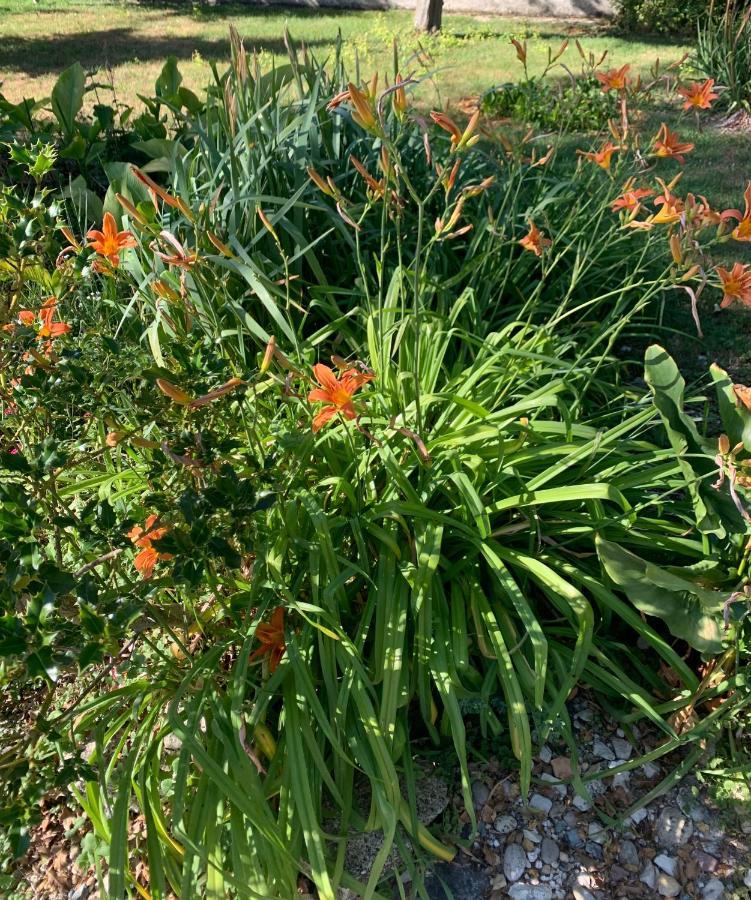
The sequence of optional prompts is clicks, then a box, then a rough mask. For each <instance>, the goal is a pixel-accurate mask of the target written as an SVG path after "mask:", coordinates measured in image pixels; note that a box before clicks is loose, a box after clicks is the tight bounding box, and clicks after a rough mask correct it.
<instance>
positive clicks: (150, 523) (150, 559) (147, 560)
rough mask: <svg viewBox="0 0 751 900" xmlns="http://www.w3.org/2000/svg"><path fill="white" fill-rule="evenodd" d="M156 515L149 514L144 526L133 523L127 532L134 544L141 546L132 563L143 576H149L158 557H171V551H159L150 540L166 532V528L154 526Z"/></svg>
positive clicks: (154, 539)
mask: <svg viewBox="0 0 751 900" xmlns="http://www.w3.org/2000/svg"><path fill="white" fill-rule="evenodd" d="M157 521H158V516H156V515H150V516H149V517H148V518H147V519H146V522H145V523H144V524H145V526H146V527H145V528H141V526H140V525H134V526H133V528H131V529H130V531H129V532H128V537H129V538H130V539H131V541H132V542H133V543H134V544H135V545H136V547H140V548H141V552H140V553H138V554H137V555H136V558H135V559H134V560H133V565H134V566H135V567H136V569H137V570H138V571H139V572H140V573H141V575H142V577H143V578H151V576H152V575H153V574H154V567H155V566H156V564H157V563H158V562H159V560H160V559H172V554H171V553H160V552H159V551H158V550H157V549H156V548H155V547H154V546H152V543H151V542H152V541H158V540H159V539H160V538H163V537H164V535H165V534H167V531H168V530H169V529H168V528H166V527H164V526H162V527H155V526H156V524H157Z"/></svg>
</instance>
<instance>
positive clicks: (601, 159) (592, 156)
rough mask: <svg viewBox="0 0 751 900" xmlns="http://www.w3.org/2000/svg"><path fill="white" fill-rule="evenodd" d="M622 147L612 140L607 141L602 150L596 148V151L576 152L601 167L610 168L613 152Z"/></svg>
mask: <svg viewBox="0 0 751 900" xmlns="http://www.w3.org/2000/svg"><path fill="white" fill-rule="evenodd" d="M622 149H623V148H622V147H616V145H615V144H614V143H613V142H612V141H607V143H605V144H604V145H603V146H602V148H601V149H600V150H596V151H594V152H589V151H586V152H585V151H584V150H577V151H576V152H577V153H578V154H579V155H580V156H583V157H585V159H588V160H590V161H591V162H593V163H597V165H598V166H599V167H600V168H601V169H609V168H610V163H611V161H612V158H613V154H614V153H617V152H618V151H619V150H622Z"/></svg>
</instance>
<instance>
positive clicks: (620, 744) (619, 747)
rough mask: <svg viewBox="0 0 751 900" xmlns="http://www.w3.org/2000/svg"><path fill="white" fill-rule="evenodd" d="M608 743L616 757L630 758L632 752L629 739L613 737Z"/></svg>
mask: <svg viewBox="0 0 751 900" xmlns="http://www.w3.org/2000/svg"><path fill="white" fill-rule="evenodd" d="M610 743H611V744H612V746H613V750H614V751H615V755H616V756H617V757H618V759H631V754H632V753H633V752H634V748H633V745H632V744H631V741H626V740H624V739H623V738H613V739H612V740H611V742H610Z"/></svg>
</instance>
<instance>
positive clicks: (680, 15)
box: [615, 0, 707, 34]
mask: <svg viewBox="0 0 751 900" xmlns="http://www.w3.org/2000/svg"><path fill="white" fill-rule="evenodd" d="M615 7H616V22H617V24H618V25H619V26H620V27H621V28H622V29H624V30H625V31H643V32H647V33H650V34H689V33H691V32H693V30H694V29H695V28H696V22H697V20H698V19H699V17H700V16H702V15H703V14H704V13H705V12H706V11H707V2H706V0H616V2H615Z"/></svg>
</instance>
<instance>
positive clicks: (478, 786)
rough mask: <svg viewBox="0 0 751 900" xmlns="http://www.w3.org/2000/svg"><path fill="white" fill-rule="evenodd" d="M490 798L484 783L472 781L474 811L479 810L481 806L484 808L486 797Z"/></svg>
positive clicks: (488, 789) (488, 790)
mask: <svg viewBox="0 0 751 900" xmlns="http://www.w3.org/2000/svg"><path fill="white" fill-rule="evenodd" d="M489 796H490V788H489V787H488V786H487V784H485V782H484V781H473V782H472V802H473V803H474V804H475V809H479V808H480V807H481V806H485V804H486V803H487V802H488V797H489Z"/></svg>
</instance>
